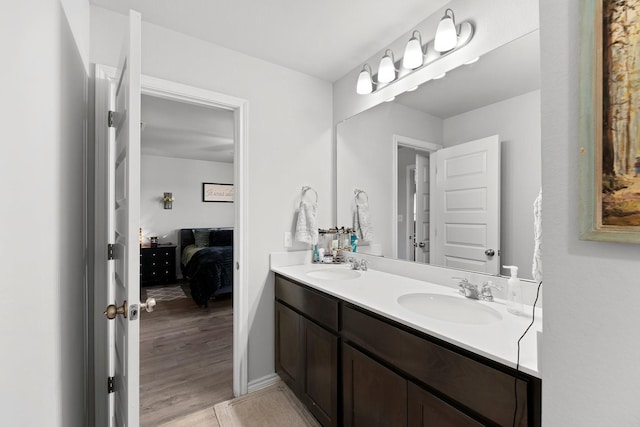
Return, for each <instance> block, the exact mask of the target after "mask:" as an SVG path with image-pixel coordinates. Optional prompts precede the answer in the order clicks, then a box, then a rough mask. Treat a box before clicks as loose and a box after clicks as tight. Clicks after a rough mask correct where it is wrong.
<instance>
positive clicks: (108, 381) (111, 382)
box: [107, 377, 114, 393]
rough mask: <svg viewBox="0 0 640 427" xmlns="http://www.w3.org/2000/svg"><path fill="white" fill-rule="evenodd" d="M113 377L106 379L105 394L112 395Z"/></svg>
mask: <svg viewBox="0 0 640 427" xmlns="http://www.w3.org/2000/svg"><path fill="white" fill-rule="evenodd" d="M113 392H114V387H113V377H107V393H113Z"/></svg>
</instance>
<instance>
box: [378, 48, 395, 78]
mask: <svg viewBox="0 0 640 427" xmlns="http://www.w3.org/2000/svg"><path fill="white" fill-rule="evenodd" d="M395 79H396V66H395V64H394V63H393V52H392V51H391V50H390V49H387V51H386V52H385V54H384V56H383V57H382V59H381V60H380V65H378V81H379V82H380V83H389V82H392V81H394V80H395Z"/></svg>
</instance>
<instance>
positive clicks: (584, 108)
mask: <svg viewBox="0 0 640 427" xmlns="http://www.w3.org/2000/svg"><path fill="white" fill-rule="evenodd" d="M580 6H581V8H582V10H581V15H582V16H581V29H580V30H581V32H580V146H579V156H580V185H579V187H580V188H579V190H580V238H581V239H583V240H598V241H607V242H620V243H640V96H639V95H638V90H637V88H638V87H639V86H640V69H639V68H638V67H637V65H636V64H637V63H638V62H640V52H639V51H638V49H637V46H638V45H639V44H640V22H639V21H638V19H637V16H638V15H639V14H640V3H638V2H626V1H615V0H585V1H583V2H580Z"/></svg>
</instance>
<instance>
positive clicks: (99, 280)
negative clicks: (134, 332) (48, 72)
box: [93, 64, 249, 419]
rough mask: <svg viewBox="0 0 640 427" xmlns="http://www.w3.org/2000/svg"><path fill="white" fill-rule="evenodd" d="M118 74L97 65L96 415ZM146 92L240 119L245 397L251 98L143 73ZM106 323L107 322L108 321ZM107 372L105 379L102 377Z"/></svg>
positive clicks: (237, 286) (236, 319) (236, 357)
mask: <svg viewBox="0 0 640 427" xmlns="http://www.w3.org/2000/svg"><path fill="white" fill-rule="evenodd" d="M116 76H117V72H116V68H114V67H110V66H106V65H101V64H96V65H95V73H94V77H95V85H96V88H95V90H96V95H95V138H96V141H95V168H96V169H95V207H96V211H95V258H94V263H95V269H94V271H95V273H94V288H96V292H95V295H94V302H93V311H94V313H93V319H94V322H95V325H94V331H93V332H94V355H93V358H94V361H95V365H94V370H95V376H94V382H95V386H94V390H95V404H96V407H95V413H96V419H100V418H98V417H99V416H100V415H101V414H102V413H103V412H102V410H101V405H100V402H106V401H108V399H109V397H108V396H107V392H106V390H107V388H106V387H105V386H104V385H105V384H106V374H105V375H103V373H104V372H106V369H107V363H106V362H107V361H106V358H105V354H106V349H105V348H104V347H105V343H104V342H102V341H105V342H106V340H104V339H101V335H102V334H104V333H106V328H105V327H104V325H102V322H100V320H101V319H104V318H103V317H102V311H103V310H104V307H105V306H106V304H104V300H103V299H101V298H100V297H99V292H97V290H98V289H99V288H102V287H103V285H104V280H105V279H106V277H107V269H108V265H107V262H106V260H107V244H108V243H110V242H109V241H108V235H107V233H106V232H104V230H107V226H108V224H107V218H106V211H107V206H106V200H107V192H108V191H109V182H108V176H107V170H106V161H107V155H108V147H109V144H108V139H107V138H108V133H107V132H104V131H103V130H104V129H106V128H107V114H108V111H107V110H108V105H109V99H110V94H109V86H110V84H111V82H114V81H115V79H116ZM140 83H141V94H143V95H150V96H155V97H159V98H164V99H168V100H174V101H180V102H186V103H190V104H196V105H201V106H207V107H216V108H223V109H226V110H231V111H233V112H234V121H235V135H234V141H235V147H234V148H235V149H234V189H235V190H234V191H235V200H234V206H235V226H234V242H237V243H236V244H235V245H234V262H235V269H236V270H235V273H234V277H233V305H234V309H233V393H234V395H235V396H241V395H244V394H246V393H247V391H248V365H247V364H248V362H247V351H248V341H249V334H248V325H249V318H248V313H249V310H248V292H249V289H248V282H247V280H246V277H247V265H246V262H245V261H246V260H247V259H248V257H247V248H248V238H247V230H248V215H247V206H248V203H247V200H248V197H247V193H248V191H247V190H248V186H247V184H248V161H247V147H248V141H247V136H248V123H249V118H248V110H249V103H248V101H247V100H244V99H241V98H237V97H233V96H229V95H225V94H222V93H218V92H214V91H210V90H207V89H202V88H197V87H194V86H188V85H184V84H182V83H177V82H173V81H169V80H163V79H159V78H155V77H150V76H146V75H142V76H141V77H140ZM104 323H107V322H104ZM103 376H104V378H103Z"/></svg>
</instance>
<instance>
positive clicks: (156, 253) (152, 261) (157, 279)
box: [140, 245, 176, 286]
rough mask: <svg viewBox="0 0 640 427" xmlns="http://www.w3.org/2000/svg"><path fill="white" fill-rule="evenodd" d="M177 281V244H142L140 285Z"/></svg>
mask: <svg viewBox="0 0 640 427" xmlns="http://www.w3.org/2000/svg"><path fill="white" fill-rule="evenodd" d="M175 281H176V246H175V245H158V246H156V247H153V248H152V247H150V246H140V285H141V286H145V285H157V284H164V283H174V282H175Z"/></svg>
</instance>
